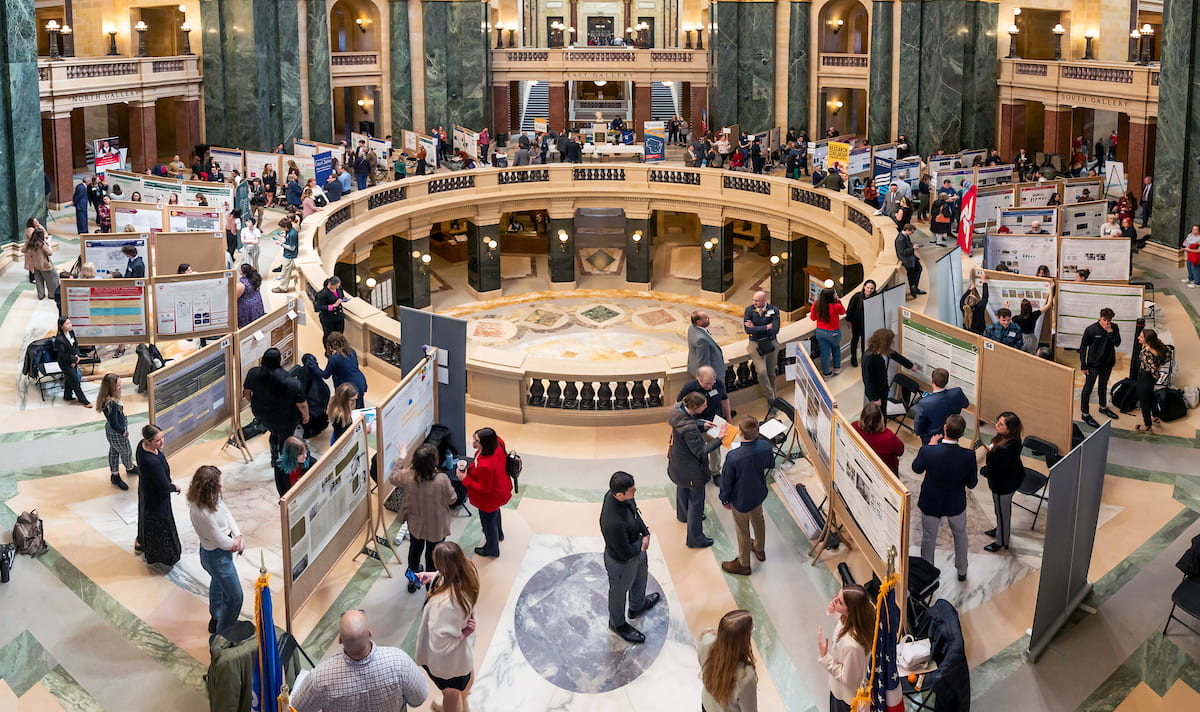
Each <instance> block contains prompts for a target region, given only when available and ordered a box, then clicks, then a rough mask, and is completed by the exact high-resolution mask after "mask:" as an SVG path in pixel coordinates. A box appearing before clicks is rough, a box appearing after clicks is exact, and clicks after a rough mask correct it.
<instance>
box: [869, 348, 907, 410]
mask: <svg viewBox="0 0 1200 712" xmlns="http://www.w3.org/2000/svg"><path fill="white" fill-rule="evenodd" d="M895 343H896V334H895V332H893V331H892V330H891V329H876V330H875V333H874V334H871V338H869V339H867V352H866V354H865V355H864V356H863V361H862V381H863V397H864V398H865V399H866V401H867V402H868V403H874V404H875V405H877V406H879V407H880V408H883V407H886V405H887V395H888V362H889V361H895V362H896V363H898V364H900V365H901V366H903V367H905V368H913V362H912V361H909V360H908V359H907V358H905V357H904V355H903V354H901V353H900V352H899V351H896V349H895Z"/></svg>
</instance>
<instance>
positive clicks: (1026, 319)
mask: <svg viewBox="0 0 1200 712" xmlns="http://www.w3.org/2000/svg"><path fill="white" fill-rule="evenodd" d="M1053 303H1054V292H1053V291H1051V292H1050V296H1049V297H1047V299H1046V303H1045V304H1043V305H1042V308H1041V309H1034V308H1033V303H1032V302H1030V301H1029V300H1028V299H1022V300H1021V309H1020V312H1019V313H1017V314H1014V315H1013V318H1012V320H1013V323H1014V324H1016V325H1017V326H1019V327H1021V340H1022V348H1021V350H1022V351H1024V352H1025V353H1027V354H1036V353H1037V347H1038V342H1039V341H1040V340H1041V334H1039V333H1038V328H1037V327H1038V324H1040V323H1041V319H1042V314H1044V313H1046V312H1047V311H1049V310H1050V305H1051V304H1053Z"/></svg>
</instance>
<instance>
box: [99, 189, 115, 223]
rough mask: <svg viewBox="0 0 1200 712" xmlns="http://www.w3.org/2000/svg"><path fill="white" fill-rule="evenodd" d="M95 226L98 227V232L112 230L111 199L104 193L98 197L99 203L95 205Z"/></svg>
mask: <svg viewBox="0 0 1200 712" xmlns="http://www.w3.org/2000/svg"><path fill="white" fill-rule="evenodd" d="M96 226H97V227H99V228H100V232H112V231H113V229H112V227H113V225H112V199H111V198H109V197H108V194H107V193H105V194H104V195H103V196H101V197H100V204H99V205H97V206H96Z"/></svg>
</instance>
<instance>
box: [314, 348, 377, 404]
mask: <svg viewBox="0 0 1200 712" xmlns="http://www.w3.org/2000/svg"><path fill="white" fill-rule="evenodd" d="M325 357H326V361H325V368H323V369H321V377H322V378H332V379H333V387H334V388H335V389H337V388H339V387H341V386H342V385H343V384H347V383H349V384H350V385H352V386H354V389H355V401H354V403H355V405H354V407H355V408H365V407H366V403H365V402H364V400H363V396H364V395H365V394H366V392H367V377H366V376H364V375H363V372H362V369H360V368H359V366H358V353H357V352H356V351H355V350H354V349H352V348H350V342H348V341H346V335H345V334H343V333H342V332H340V331H333V332H330V333H329V336H328V337H327V338H326V339H325Z"/></svg>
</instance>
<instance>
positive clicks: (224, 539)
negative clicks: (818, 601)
mask: <svg viewBox="0 0 1200 712" xmlns="http://www.w3.org/2000/svg"><path fill="white" fill-rule="evenodd" d="M188 514H189V516H191V519H192V529H195V530H196V534H198V535H199V536H200V547H201V548H202V549H207V550H208V551H213V550H215V549H224V550H226V551H230V550H231V549H233V540H234V539H236V538H238V537H239V536H241V535H242V532H241V530H240V529H238V525H237V522H235V521H233V515H232V514H230V513H229V508H228V507H226V506H225V500H223V499H218V500H217V509H216V511H215V512H210V511H209V510H207V509H205V508H203V507H200V506H197V505H196V503H195V502H189V503H188Z"/></svg>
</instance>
